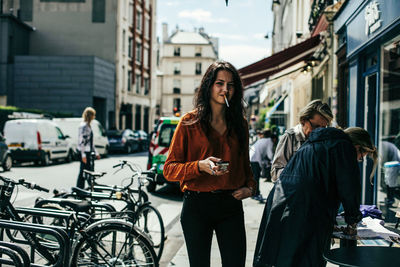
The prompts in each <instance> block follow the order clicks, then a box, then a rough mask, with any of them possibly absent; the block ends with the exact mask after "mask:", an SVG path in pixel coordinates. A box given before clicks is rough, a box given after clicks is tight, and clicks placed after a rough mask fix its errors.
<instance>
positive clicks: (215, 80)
mask: <svg viewBox="0 0 400 267" xmlns="http://www.w3.org/2000/svg"><path fill="white" fill-rule="evenodd" d="M222 161H223V162H222ZM225 167H226V168H225ZM164 176H165V178H166V179H167V180H169V181H179V182H180V187H181V190H182V191H183V192H184V199H183V206H182V213H181V224H182V229H183V234H184V238H185V242H186V248H187V251H188V256H189V262H190V266H191V267H196V266H199V267H207V266H210V253H211V241H212V237H213V232H214V231H215V234H216V237H217V241H218V247H219V250H220V254H221V261H222V266H225V267H226V266H229V267H235V266H238V267H239V266H240V267H242V266H245V259H246V234H245V226H244V214H243V205H242V199H245V198H247V197H250V196H251V195H253V194H254V191H255V186H256V183H255V181H254V179H253V175H252V172H251V168H250V161H249V133H248V124H247V121H246V119H245V117H244V107H243V86H242V81H241V79H240V77H239V74H238V72H237V70H236V69H235V67H234V66H232V65H231V64H230V63H228V62H225V61H217V62H215V63H213V64H211V65H210V66H209V67H208V69H207V71H206V73H205V74H204V77H203V79H202V81H201V85H200V87H199V89H198V91H197V93H196V96H195V109H194V110H193V111H191V112H189V113H187V114H186V115H184V116H183V117H182V119H181V120H180V122H179V124H178V126H177V128H176V130H175V133H174V136H173V138H172V142H171V145H170V148H169V152H168V157H167V160H166V162H165V165H164Z"/></svg>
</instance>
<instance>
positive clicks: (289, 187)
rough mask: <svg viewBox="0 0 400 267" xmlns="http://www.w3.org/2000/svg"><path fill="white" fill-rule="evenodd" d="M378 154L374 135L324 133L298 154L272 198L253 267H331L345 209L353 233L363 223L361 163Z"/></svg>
mask: <svg viewBox="0 0 400 267" xmlns="http://www.w3.org/2000/svg"><path fill="white" fill-rule="evenodd" d="M366 155H369V156H370V157H371V158H372V159H373V160H374V169H373V171H372V173H371V177H370V178H371V179H372V178H373V176H374V173H375V167H376V164H377V159H378V153H377V150H376V148H375V146H374V145H373V143H372V140H371V137H370V135H369V134H368V132H367V131H366V130H364V129H362V128H358V127H352V128H348V129H346V130H345V131H342V130H339V129H336V128H331V127H329V128H321V129H317V130H315V131H313V132H312V133H311V134H310V137H309V138H308V140H307V142H306V143H305V144H304V145H303V146H302V147H301V148H300V149H299V150H298V151H297V152H296V154H294V156H293V157H292V158H291V159H290V161H289V163H288V164H287V166H286V167H285V169H284V170H283V172H282V173H281V176H280V178H279V179H278V180H277V182H276V184H275V186H274V190H272V191H271V194H273V196H272V197H268V202H270V203H268V202H267V203H266V205H265V209H264V214H263V217H262V221H261V224H260V229H259V233H258V238H257V244H256V250H255V254H254V262H253V266H256V267H259V266H272V265H273V266H277V267H281V266H296V267H297V266H300V267H301V266H307V267H308V266H325V264H326V261H325V260H324V259H323V252H324V251H325V250H327V249H329V245H330V239H331V235H332V231H333V227H334V223H335V220H336V215H337V212H338V208H339V205H340V203H342V205H343V208H344V211H345V221H346V223H347V224H348V227H347V231H349V232H353V233H354V231H356V224H357V222H359V221H360V220H361V212H360V199H361V184H360V170H359V167H358V161H362V160H363V158H364V157H365V156H366Z"/></svg>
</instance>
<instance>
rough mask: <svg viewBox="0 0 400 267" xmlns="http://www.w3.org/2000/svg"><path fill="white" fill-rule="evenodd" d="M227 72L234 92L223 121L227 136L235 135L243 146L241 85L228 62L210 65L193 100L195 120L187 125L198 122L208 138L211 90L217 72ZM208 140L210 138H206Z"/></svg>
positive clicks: (243, 129)
mask: <svg viewBox="0 0 400 267" xmlns="http://www.w3.org/2000/svg"><path fill="white" fill-rule="evenodd" d="M221 70H225V71H229V72H230V73H231V74H232V77H233V84H234V87H235V92H234V94H233V96H232V98H231V100H230V101H229V108H228V107H225V111H226V112H225V121H226V126H227V128H228V135H229V136H233V135H234V134H236V136H237V138H238V141H239V144H245V143H246V142H245V141H246V140H245V139H246V136H247V135H246V131H247V123H246V120H245V117H244V115H245V111H244V106H243V84H242V80H241V79H240V76H239V73H238V71H237V70H236V68H235V67H234V66H233V65H232V64H231V63H229V62H226V61H216V62H214V63H213V64H211V65H210V66H209V67H208V69H207V71H206V73H205V74H204V76H203V79H202V80H201V84H200V87H199V89H198V90H197V92H196V95H195V98H194V106H195V110H196V112H195V119H194V120H193V121H192V122H189V123H196V122H200V124H201V127H202V128H203V130H204V132H205V133H206V135H207V137H209V134H210V131H211V124H210V123H211V118H212V110H211V104H210V99H211V90H212V86H213V85H214V82H215V80H216V79H217V74H218V71H221ZM208 139H209V140H210V138H208ZM239 147H240V151H241V152H244V151H245V150H244V146H239Z"/></svg>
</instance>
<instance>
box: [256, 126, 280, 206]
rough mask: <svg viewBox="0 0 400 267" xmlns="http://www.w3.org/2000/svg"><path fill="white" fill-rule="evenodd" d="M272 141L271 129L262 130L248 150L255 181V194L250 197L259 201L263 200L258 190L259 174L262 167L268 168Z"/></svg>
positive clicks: (271, 154) (272, 152) (271, 152)
mask: <svg viewBox="0 0 400 267" xmlns="http://www.w3.org/2000/svg"><path fill="white" fill-rule="evenodd" d="M273 148H274V143H273V141H272V139H271V131H270V130H264V131H263V132H262V135H261V138H260V139H258V140H257V142H255V144H254V145H253V146H252V147H251V151H250V164H251V169H252V171H253V176H254V180H255V181H256V183H257V187H256V194H255V195H254V196H253V197H252V198H253V199H255V200H258V201H260V202H263V201H264V197H263V196H262V194H261V192H260V186H259V185H260V176H261V170H262V169H263V168H265V169H267V170H268V169H270V166H271V161H272V158H273V156H274V151H273Z"/></svg>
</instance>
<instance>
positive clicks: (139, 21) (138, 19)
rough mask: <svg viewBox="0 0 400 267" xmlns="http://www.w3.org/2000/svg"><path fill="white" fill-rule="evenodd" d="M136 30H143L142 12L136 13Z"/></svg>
mask: <svg viewBox="0 0 400 267" xmlns="http://www.w3.org/2000/svg"><path fill="white" fill-rule="evenodd" d="M136 29H137V30H139V31H141V30H142V11H139V10H138V11H137V12H136Z"/></svg>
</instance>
